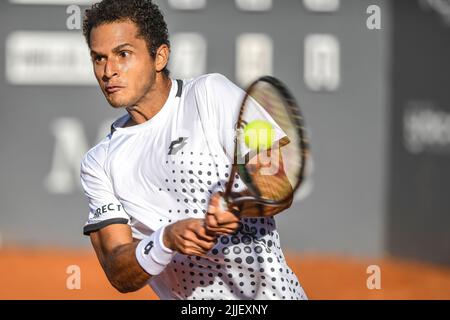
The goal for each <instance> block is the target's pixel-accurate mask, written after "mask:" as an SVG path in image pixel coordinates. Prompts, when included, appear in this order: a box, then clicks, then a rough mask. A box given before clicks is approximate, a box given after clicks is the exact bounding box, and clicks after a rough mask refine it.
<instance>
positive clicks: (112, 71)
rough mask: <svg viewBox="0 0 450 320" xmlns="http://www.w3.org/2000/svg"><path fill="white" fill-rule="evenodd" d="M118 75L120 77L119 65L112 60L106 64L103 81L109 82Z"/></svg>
mask: <svg viewBox="0 0 450 320" xmlns="http://www.w3.org/2000/svg"><path fill="white" fill-rule="evenodd" d="M117 75H118V68H117V64H116V63H115V62H114V61H112V60H108V61H107V62H106V64H105V70H104V73H103V79H104V80H108V79H111V78H112V77H114V76H117Z"/></svg>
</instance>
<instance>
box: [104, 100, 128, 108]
mask: <svg viewBox="0 0 450 320" xmlns="http://www.w3.org/2000/svg"><path fill="white" fill-rule="evenodd" d="M108 103H109V104H110V106H111V107H113V108H114V109H122V108H126V107H127V106H128V103H127V102H125V101H120V100H110V99H108Z"/></svg>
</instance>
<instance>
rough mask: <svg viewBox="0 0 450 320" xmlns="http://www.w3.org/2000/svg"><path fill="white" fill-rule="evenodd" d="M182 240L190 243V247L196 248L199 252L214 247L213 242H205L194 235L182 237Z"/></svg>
mask: <svg viewBox="0 0 450 320" xmlns="http://www.w3.org/2000/svg"><path fill="white" fill-rule="evenodd" d="M182 237H183V239H184V240H187V241H189V242H190V243H191V245H190V246H194V247H198V249H200V250H204V251H206V252H207V251H209V250H211V249H212V247H213V246H214V245H215V243H214V241H205V240H202V239H199V238H198V237H197V235H196V234H194V235H193V236H187V237H184V236H182Z"/></svg>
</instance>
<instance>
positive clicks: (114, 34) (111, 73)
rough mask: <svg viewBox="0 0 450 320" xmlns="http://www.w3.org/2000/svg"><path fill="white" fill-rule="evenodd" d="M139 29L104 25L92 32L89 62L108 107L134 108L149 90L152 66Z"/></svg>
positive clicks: (119, 24)
mask: <svg viewBox="0 0 450 320" xmlns="http://www.w3.org/2000/svg"><path fill="white" fill-rule="evenodd" d="M137 35H138V28H137V26H136V24H135V23H133V22H131V21H123V22H114V23H109V24H103V25H100V26H97V27H95V28H93V29H92V31H91V35H90V47H91V58H92V63H93V66H94V73H95V77H96V78H97V81H98V83H99V84H100V88H101V89H102V91H103V94H104V95H105V97H106V99H107V100H108V102H109V104H111V106H113V107H115V108H120V107H130V106H133V105H135V104H136V103H137V102H138V101H139V100H140V99H141V98H142V97H143V96H144V95H145V94H146V93H147V92H149V90H150V89H151V88H152V86H153V84H154V82H155V77H156V71H155V63H154V59H152V57H151V56H150V53H149V51H148V48H147V44H146V42H145V40H144V39H142V38H137Z"/></svg>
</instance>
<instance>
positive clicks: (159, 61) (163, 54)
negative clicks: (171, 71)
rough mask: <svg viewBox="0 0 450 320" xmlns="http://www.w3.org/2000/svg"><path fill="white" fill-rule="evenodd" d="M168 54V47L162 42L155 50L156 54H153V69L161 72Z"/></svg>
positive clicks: (167, 59)
mask: <svg viewBox="0 0 450 320" xmlns="http://www.w3.org/2000/svg"><path fill="white" fill-rule="evenodd" d="M169 54H170V49H169V47H168V46H167V45H166V44H162V45H161V46H160V47H159V48H158V49H157V50H156V56H155V69H156V71H157V72H161V71H162V70H163V69H164V68H165V67H166V66H167V63H168V62H169Z"/></svg>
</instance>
